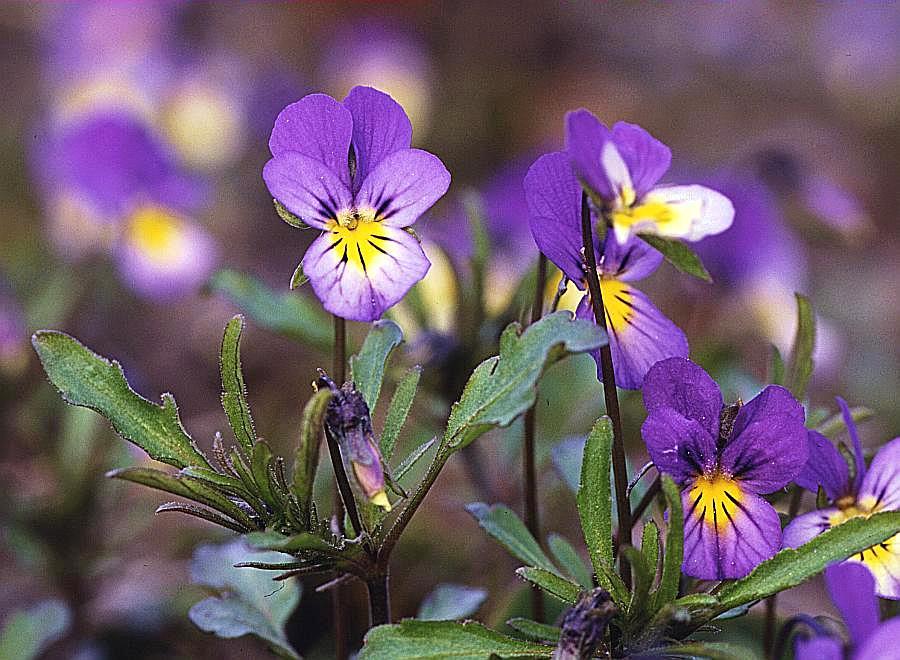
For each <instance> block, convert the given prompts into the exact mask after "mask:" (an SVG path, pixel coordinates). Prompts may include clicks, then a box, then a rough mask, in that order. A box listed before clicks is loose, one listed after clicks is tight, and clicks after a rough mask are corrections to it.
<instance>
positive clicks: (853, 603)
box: [794, 563, 900, 660]
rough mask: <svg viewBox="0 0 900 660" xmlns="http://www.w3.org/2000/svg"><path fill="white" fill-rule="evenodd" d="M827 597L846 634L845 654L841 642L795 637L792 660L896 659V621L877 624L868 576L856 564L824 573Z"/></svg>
mask: <svg viewBox="0 0 900 660" xmlns="http://www.w3.org/2000/svg"><path fill="white" fill-rule="evenodd" d="M825 584H826V586H827V587H828V595H829V596H830V597H831V601H832V602H833V603H834V605H835V607H837V608H838V610H839V611H840V613H841V618H843V619H844V623H846V625H847V631H848V632H849V633H850V644H849V648H848V649H847V653H845V646H844V643H843V641H842V640H840V639H838V638H836V637H832V636H829V635H815V636H812V637H800V636H798V637H797V638H796V640H795V642H794V658H795V659H796V660H842V659H843V658H848V659H852V660H890V659H891V658H896V657H897V640H898V639H900V617H894V618H893V619H890V620H888V621H884V622H879V620H878V619H879V616H878V598H876V596H875V580H874V578H873V577H872V574H871V573H870V572H869V571H867V570H865V569H864V568H863V567H862V566H860V565H859V564H852V563H842V564H837V565H834V566H829V567H828V568H827V569H825Z"/></svg>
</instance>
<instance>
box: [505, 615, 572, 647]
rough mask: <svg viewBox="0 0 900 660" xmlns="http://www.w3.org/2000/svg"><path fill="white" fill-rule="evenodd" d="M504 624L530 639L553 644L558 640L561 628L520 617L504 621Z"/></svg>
mask: <svg viewBox="0 0 900 660" xmlns="http://www.w3.org/2000/svg"><path fill="white" fill-rule="evenodd" d="M506 625H508V626H509V627H510V628H512V629H513V630H518V631H519V632H520V633H522V634H523V635H525V636H526V637H528V638H530V639H535V640H538V641H543V640H546V641H548V642H552V643H554V644H556V642H558V641H559V635H560V633H562V629H561V628H559V627H557V626H548V625H547V624H546V623H538V622H537V621H532V620H531V619H524V618H522V617H515V618H514V619H510V620H509V621H507V622H506Z"/></svg>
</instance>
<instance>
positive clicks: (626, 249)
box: [599, 236, 687, 357]
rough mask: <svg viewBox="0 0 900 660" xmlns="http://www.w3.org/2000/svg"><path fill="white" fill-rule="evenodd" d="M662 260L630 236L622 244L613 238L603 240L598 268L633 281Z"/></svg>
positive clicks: (605, 272)
mask: <svg viewBox="0 0 900 660" xmlns="http://www.w3.org/2000/svg"><path fill="white" fill-rule="evenodd" d="M662 261H663V256H662V254H661V253H660V252H659V251H658V250H655V249H653V248H652V247H650V246H649V245H648V244H647V243H646V242H645V241H642V240H641V239H639V238H638V237H637V236H632V237H631V238H629V239H628V240H627V241H626V242H625V243H624V244H623V243H619V241H617V240H615V239H612V240H607V241H604V245H603V257H602V261H601V263H600V265H599V268H600V270H601V271H603V273H604V274H608V275H612V276H614V277H615V278H616V279H617V280H622V281H623V282H635V281H637V280H641V279H643V278H645V277H647V276H649V275H651V274H652V273H654V272H655V271H656V269H657V268H659V265H660V264H661V263H662ZM685 357H687V356H685Z"/></svg>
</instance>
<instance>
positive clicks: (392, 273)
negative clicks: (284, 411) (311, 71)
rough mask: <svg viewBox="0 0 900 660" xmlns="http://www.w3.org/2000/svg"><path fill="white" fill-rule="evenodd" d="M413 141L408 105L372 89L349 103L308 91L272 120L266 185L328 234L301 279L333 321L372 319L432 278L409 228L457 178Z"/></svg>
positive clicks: (359, 91) (356, 91)
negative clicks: (334, 317) (335, 318)
mask: <svg viewBox="0 0 900 660" xmlns="http://www.w3.org/2000/svg"><path fill="white" fill-rule="evenodd" d="M411 137H412V125H411V124H410V121H409V118H408V117H407V116H406V113H405V112H403V108H401V107H400V105H399V104H397V102H396V101H394V100H393V99H392V98H391V97H390V96H388V95H387V94H384V93H382V92H379V91H377V90H375V89H372V88H371V87H354V88H353V89H352V90H351V91H350V94H349V95H348V96H347V98H346V99H344V101H343V103H339V102H338V101H335V100H334V99H333V98H331V97H330V96H326V95H324V94H310V95H309V96H306V97H304V98H302V99H301V100H299V101H297V102H296V103H293V104H291V105H289V106H288V107H287V108H285V109H284V110H283V111H282V112H281V114H280V115H279V116H278V119H277V120H276V122H275V127H274V129H273V130H272V136H271V138H270V139H269V149H270V150H271V152H272V159H271V160H269V162H268V163H266V165H265V168H264V169H263V178H264V179H265V181H266V185H267V186H268V188H269V192H271V193H272V195H273V196H274V197H275V199H276V200H278V201H279V202H280V203H281V204H283V205H284V206H285V208H287V209H288V210H289V211H290V212H291V213H293V214H294V215H296V216H297V217H299V218H300V219H301V220H302V221H303V222H304V223H306V224H307V225H309V226H311V227H315V228H316V229H320V230H322V234H321V235H320V236H319V237H318V238H317V239H316V240H315V241H313V243H312V245H310V247H309V249H308V250H307V252H306V254H305V255H304V257H303V272H304V273H305V275H306V276H307V277H309V281H310V284H312V287H313V290H314V291H315V292H316V295H317V296H318V297H319V300H321V301H322V304H323V306H324V307H325V309H326V310H328V311H329V312H331V313H332V314H336V315H338V316H341V317H343V318H346V319H350V320H354V321H374V320H376V319H378V318H379V317H380V316H381V315H382V314H383V313H384V311H385V310H386V309H388V308H389V307H391V306H393V305H395V304H396V303H397V302H399V301H400V299H401V298H402V297H403V296H404V295H405V294H406V292H407V291H409V289H410V287H412V286H413V285H414V284H415V283H416V282H418V281H419V280H421V279H422V278H423V277H424V276H425V273H426V272H428V267H429V265H430V264H429V261H428V258H427V257H426V256H425V253H424V252H423V251H422V248H421V246H420V245H419V241H418V239H417V238H416V237H415V236H413V235H411V234H410V233H409V232H407V231H406V228H407V227H409V226H410V225H411V224H413V223H414V222H415V221H416V220H418V218H419V216H420V215H422V213H424V212H425V211H427V210H428V209H429V208H430V207H431V206H432V205H433V204H434V203H435V202H436V201H437V200H438V199H440V198H441V197H442V196H443V195H444V193H446V192H447V188H448V187H449V186H450V173H449V172H447V169H446V168H445V167H444V165H443V163H441V161H440V159H438V158H437V156H434V155H433V154H430V153H428V152H427V151H422V150H420V149H411V148H410V147H409V144H410V140H411ZM348 154H349V156H348ZM348 159H349V162H348Z"/></svg>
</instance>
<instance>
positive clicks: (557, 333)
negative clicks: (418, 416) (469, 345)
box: [442, 311, 606, 451]
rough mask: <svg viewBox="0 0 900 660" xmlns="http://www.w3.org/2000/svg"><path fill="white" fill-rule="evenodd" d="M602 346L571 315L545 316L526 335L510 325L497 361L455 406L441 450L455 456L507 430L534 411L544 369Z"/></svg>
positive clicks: (486, 365)
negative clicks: (479, 440)
mask: <svg viewBox="0 0 900 660" xmlns="http://www.w3.org/2000/svg"><path fill="white" fill-rule="evenodd" d="M520 333H521V334H520ZM605 342H606V338H605V337H604V335H603V331H602V330H600V328H598V327H597V326H596V325H595V324H594V323H590V322H588V321H582V320H575V319H574V318H573V317H572V314H571V312H565V311H563V312H556V313H554V314H550V315H549V316H545V317H544V318H542V319H541V320H540V321H538V322H537V323H534V324H532V325H530V326H528V328H527V329H526V330H525V332H521V327H520V326H519V325H518V324H517V323H513V324H510V325H509V326H508V327H507V328H506V330H504V331H503V334H502V336H501V337H500V355H499V356H494V357H491V358H488V359H487V360H485V361H484V362H482V363H481V364H479V365H478V366H477V367H476V368H475V371H474V372H472V375H471V376H470V378H469V381H468V383H466V387H465V389H464V390H463V394H462V396H461V397H460V399H459V401H457V402H456V403H454V404H453V408H452V410H451V411H450V419H449V420H448V421H447V428H446V430H445V431H444V437H443V441H442V444H444V445H446V446H447V447H449V448H451V449H453V450H454V451H456V450H459V449H462V448H463V447H465V446H467V445H468V444H469V443H471V442H472V441H473V440H475V439H476V438H477V437H479V436H480V435H482V434H484V433H486V432H487V431H489V430H490V429H492V428H495V427H497V426H508V425H509V424H511V423H512V422H513V420H515V419H516V418H517V417H518V416H519V415H521V414H522V413H524V412H525V411H526V410H528V408H529V407H531V406H532V405H534V401H535V398H536V394H535V385H536V384H537V381H538V378H540V375H541V373H542V372H543V370H544V369H545V368H546V367H547V366H548V365H550V364H552V363H553V362H556V361H558V360H560V359H562V358H563V357H565V356H566V355H568V354H570V353H580V352H585V351H590V350H593V349H595V348H598V347H600V345H602V344H603V343H605Z"/></svg>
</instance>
